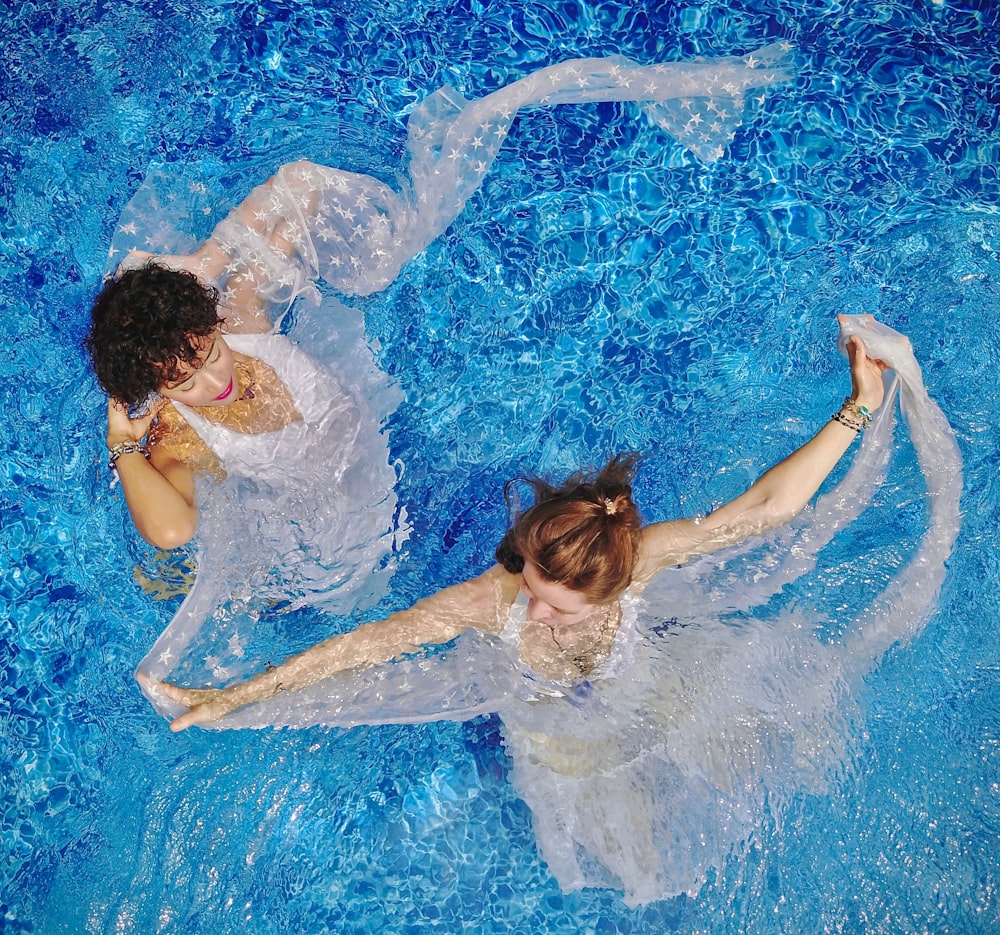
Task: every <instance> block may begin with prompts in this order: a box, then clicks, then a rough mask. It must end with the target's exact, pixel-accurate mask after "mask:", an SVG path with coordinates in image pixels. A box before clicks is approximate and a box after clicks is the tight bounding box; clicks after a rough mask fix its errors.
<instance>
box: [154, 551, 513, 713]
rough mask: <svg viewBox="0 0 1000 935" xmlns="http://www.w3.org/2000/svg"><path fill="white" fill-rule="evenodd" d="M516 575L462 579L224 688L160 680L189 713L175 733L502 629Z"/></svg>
mask: <svg viewBox="0 0 1000 935" xmlns="http://www.w3.org/2000/svg"><path fill="white" fill-rule="evenodd" d="M517 590H518V579H517V577H516V576H515V575H511V574H510V573H509V572H506V571H504V569H503V568H501V567H500V566H499V565H496V566H494V567H492V568H491V569H490V570H489V571H487V572H485V573H484V574H482V575H480V576H479V577H478V578H473V579H471V580H469V581H465V582H462V583H461V584H456V585H453V586H452V587H449V588H445V589H444V590H442V591H438V592H437V593H436V594H432V595H431V596H430V597H426V598H424V599H423V600H420V601H417V603H416V604H414V605H413V606H412V607H410V608H409V609H407V610H402V611H399V612H397V613H394V614H391V615H390V616H389V617H386V619H385V620H378V621H374V622H372V623H365V624H362V625H361V626H360V627H358V628H357V629H355V630H351V631H350V632H349V633H344V634H341V635H340V636H334V637H331V638H330V639H328V640H324V641H323V642H322V643H317V644H316V645H315V646H312V647H310V648H309V649H307V650H305V651H304V652H301V653H299V654H298V655H297V656H292V657H291V658H290V659H288V660H287V661H285V662H284V663H282V664H281V665H280V666H276V667H274V668H272V669H268V670H267V671H266V672H261V673H259V674H257V675H255V676H254V677H253V678H251V679H249V680H248V681H246V682H238V683H236V684H234V685H230V686H228V687H227V688H223V689H217V688H213V689H188V688H179V687H178V686H176V685H169V684H167V683H163V684H162V689H163V691H164V692H165V693H166V694H167V695H168V696H169V697H171V698H173V699H174V700H175V701H179V702H180V703H181V704H183V705H186V706H187V707H189V708H190V709H191V710H190V711H189V712H188V713H187V714H184V715H181V716H180V717H179V718H177V719H176V720H175V721H173V723H172V724H171V725H170V729H171V730H173V731H179V730H184V729H185V728H186V727H190V726H191V725H192V724H204V723H208V722H210V721H217V720H218V719H219V718H221V717H223V716H224V715H226V714H228V713H229V712H230V711H234V710H236V709H237V708H241V707H243V706H244V705H247V704H250V703H251V702H254V701H263V700H264V699H266V698H271V697H273V696H274V695H276V694H277V693H278V692H285V691H299V690H300V689H303V688H306V687H308V686H309V685H313V684H315V683H316V682H319V681H322V680H323V679H325V678H328V677H329V676H331V675H334V674H336V673H337V672H344V671H347V670H349V669H364V668H368V667H369V666H373V665H378V664H379V663H381V662H388V661H390V660H391V659H395V658H396V657H397V656H401V655H404V654H406V653H412V652H416V651H418V650H419V649H420V648H421V647H422V646H430V645H437V644H441V643H447V642H448V641H449V640H452V639H454V638H455V637H456V636H458V635H459V634H460V633H462V632H464V631H465V630H468V629H470V628H471V629H477V630H485V631H488V632H499V630H500V629H501V628H502V626H503V621H504V620H505V619H506V615H507V611H508V610H509V608H510V605H511V604H512V603H513V602H514V599H515V598H516V596H517Z"/></svg>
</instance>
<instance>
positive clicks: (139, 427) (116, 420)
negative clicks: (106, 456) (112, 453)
mask: <svg viewBox="0 0 1000 935" xmlns="http://www.w3.org/2000/svg"><path fill="white" fill-rule="evenodd" d="M165 404H166V400H165V399H162V398H161V399H159V400H157V402H156V403H155V404H154V405H153V406H151V407H150V409H149V412H147V413H145V414H144V415H141V416H139V417H138V418H136V419H130V418H129V415H128V406H126V405H125V403H123V402H122V401H121V400H120V399H115V398H114V397H111V398H109V399H108V437H107V445H108V448H113V447H114V446H115V445H120V444H121V443H122V442H140V441H142V440H143V439H144V438H145V437H146V435H147V434H148V433H149V429H150V426H151V425H152V424H153V420H154V419H155V418H156V417H157V415H158V414H159V412H160V410H161V409H162V408H163V407H164V405H165Z"/></svg>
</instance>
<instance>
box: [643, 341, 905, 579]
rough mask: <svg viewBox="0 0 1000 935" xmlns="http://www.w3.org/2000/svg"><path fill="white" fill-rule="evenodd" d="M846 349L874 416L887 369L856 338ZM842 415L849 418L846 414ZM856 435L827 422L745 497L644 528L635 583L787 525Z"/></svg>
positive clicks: (858, 389) (857, 388)
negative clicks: (706, 511) (694, 517)
mask: <svg viewBox="0 0 1000 935" xmlns="http://www.w3.org/2000/svg"><path fill="white" fill-rule="evenodd" d="M847 349H848V356H849V358H850V362H851V381H852V386H853V389H852V395H851V400H852V401H853V402H854V403H855V404H856V405H858V406H863V407H865V408H866V409H868V410H869V411H870V412H874V411H875V410H876V409H878V407H879V406H881V405H882V398H883V393H884V390H883V386H882V371H883V370H885V369H886V365H885V364H883V363H882V362H881V361H878V360H872V359H871V358H869V357H868V354H867V352H866V350H865V346H864V343H863V342H862V341H861V339H860V338H858V337H856V336H854V337H852V338H850V340H849V341H848V344H847ZM842 414H844V413H843V410H842ZM846 415H847V417H848V419H850V418H853V417H852V415H851V414H850V413H846ZM856 434H857V433H856V431H855V430H854V429H853V428H850V427H849V426H847V425H845V424H843V423H842V422H839V421H836V420H831V421H829V422H827V423H826V424H825V425H824V426H823V428H821V429H820V430H819V431H818V432H817V433H816V435H814V436H813V437H812V438H811V439H810V440H809V441H808V442H806V443H805V444H804V445H803V446H802V447H801V448H799V449H797V450H796V451H794V452H792V454H790V455H789V456H788V457H787V458H785V459H784V460H783V461H781V462H779V463H778V464H776V465H775V466H774V467H772V468H770V469H769V470H768V471H766V472H765V473H764V474H762V475H761V477H760V478H759V479H758V480H757V481H756V482H755V483H754V484H753V485H752V486H751V487H750V489H749V490H747V491H746V493H744V494H741V495H740V496H739V497H737V498H736V499H735V500H731V501H730V502H729V503H726V504H724V505H723V506H721V507H719V509H717V510H715V511H714V512H712V513H710V514H709V515H708V516H706V517H705V518H704V519H701V520H692V519H684V520H674V521H672V522H665V523H653V524H651V525H649V526H647V527H646V528H645V529H644V530H643V543H642V558H641V559H640V564H639V568H638V569H637V571H636V576H635V580H636V583H637V584H640V585H642V584H645V583H647V582H648V581H649V579H650V578H651V577H652V576H653V575H654V574H656V572H658V571H659V570H660V569H662V568H665V567H666V566H668V565H676V564H680V563H682V562H684V561H687V560H688V559H689V558H692V557H693V556H695V555H702V554H705V553H708V552H715V551H717V550H719V549H723V548H727V547H728V546H732V545H736V544H737V543H739V542H742V541H743V540H744V539H747V538H749V537H750V536H752V535H755V534H758V533H762V532H765V531H767V530H768V529H774V528H776V527H778V526H782V525H784V524H785V523H787V522H789V521H790V520H791V519H792V518H793V517H794V516H796V515H797V514H798V513H799V511H800V510H802V508H803V507H804V506H805V505H806V504H807V503H808V502H809V501H810V499H812V497H813V495H814V494H815V493H816V491H817V490H819V488H820V485H821V484H822V483H823V481H824V480H826V478H827V477H828V476H829V474H830V472H831V471H832V470H833V468H834V467H835V466H836V464H837V462H838V461H839V460H840V459H841V457H843V455H844V453H845V452H846V451H847V449H848V448H849V447H850V445H851V442H852V441H854V438H855V436H856Z"/></svg>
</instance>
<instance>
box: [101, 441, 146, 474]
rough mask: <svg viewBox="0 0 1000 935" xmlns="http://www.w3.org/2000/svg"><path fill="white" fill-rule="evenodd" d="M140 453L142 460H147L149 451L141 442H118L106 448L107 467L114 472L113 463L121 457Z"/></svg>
mask: <svg viewBox="0 0 1000 935" xmlns="http://www.w3.org/2000/svg"><path fill="white" fill-rule="evenodd" d="M136 451H138V452H141V454H142V456H143V457H144V458H147V459H148V458H149V449H148V448H147V447H146V446H145V445H144V444H143V443H142V442H118V444H117V445H112V446H111V447H110V448H108V467H109V468H111V470H112V471H114V470H115V462H116V461H117V460H118V459H119V458H120V457H121V456H122V455H130V454H133V453H134V452H136Z"/></svg>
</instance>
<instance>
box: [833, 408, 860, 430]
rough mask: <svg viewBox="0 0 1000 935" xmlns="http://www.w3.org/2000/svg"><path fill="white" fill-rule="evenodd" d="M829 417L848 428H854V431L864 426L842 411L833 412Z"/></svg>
mask: <svg viewBox="0 0 1000 935" xmlns="http://www.w3.org/2000/svg"><path fill="white" fill-rule="evenodd" d="M830 418H831V419H833V421H834V422H839V423H840V424H841V425H846V426H847V427H848V428H849V429H854V431H855V432H860V431H861V430H862V429H863V428H864V425H862V424H861V423H860V422H855V421H854V419H852V418H850V417H849V416H845V415H844V413H843V412H835V413H834V414H833V415H832V416H830Z"/></svg>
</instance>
